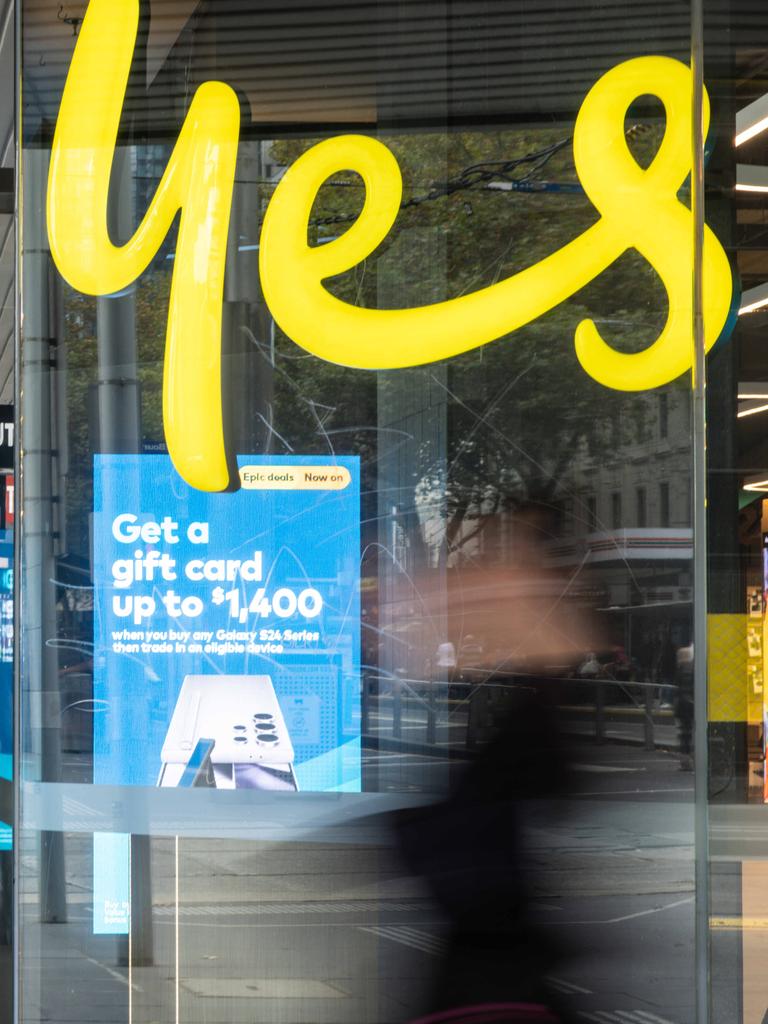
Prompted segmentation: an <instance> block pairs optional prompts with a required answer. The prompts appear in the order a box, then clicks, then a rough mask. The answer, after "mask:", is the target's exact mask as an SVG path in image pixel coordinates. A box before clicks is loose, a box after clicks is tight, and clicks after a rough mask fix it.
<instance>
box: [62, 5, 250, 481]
mask: <svg viewBox="0 0 768 1024" xmlns="http://www.w3.org/2000/svg"><path fill="white" fill-rule="evenodd" d="M138 15H139V3H138V0H91V3H90V5H89V7H88V11H87V13H86V16H85V20H84V21H83V24H82V27H81V30H80V36H79V38H78V41H77V45H76V47H75V53H74V56H73V58H72V65H71V67H70V70H69V75H68V77H67V82H66V85H65V88H64V94H63V97H62V101H61V109H60V112H59V119H58V122H57V125H56V133H55V135H54V140H53V149H52V152H51V168H50V173H49V177H48V235H49V239H50V245H51V253H52V255H53V258H54V260H55V262H56V265H57V267H58V268H59V270H60V272H61V274H62V276H63V277H64V278H66V280H67V281H68V282H69V283H70V284H71V285H72V287H73V288H77V289H78V290H79V291H81V292H86V293H87V294H89V295H109V294H112V293H113V292H117V291H120V290H121V289H123V288H126V287H127V286H128V285H129V284H131V283H132V282H133V281H135V280H136V278H137V277H139V276H140V275H141V274H142V273H143V271H144V270H145V269H146V267H147V266H148V264H149V263H150V261H151V260H152V258H153V257H154V256H155V254H156V253H157V251H158V249H159V248H160V246H161V245H162V242H163V240H164V238H165V236H166V235H167V233H168V230H169V228H170V227H171V224H172V222H173V219H174V217H175V216H176V214H177V213H178V211H179V210H181V221H180V224H179V236H178V242H177V246H176V258H175V263H174V271H173V280H172V285H171V296H170V307H169V313H168V331H167V335H166V348H165V367H164V378H163V421H164V424H165V437H166V442H167V444H168V450H169V452H170V454H171V457H172V459H173V462H174V465H175V466H176V469H177V470H178V471H179V473H180V475H181V476H182V477H184V479H185V480H186V481H187V482H188V483H190V484H192V485H193V486H194V487H198V488H200V489H202V490H208V491H217V490H223V489H224V488H226V487H227V486H228V484H229V483H230V476H229V470H228V464H227V458H226V451H225V445H224V428H223V416H222V401H221V315H222V299H223V288H224V264H225V259H226V243H227V231H228V228H229V214H230V207H231V203H232V185H233V182H234V177H235V161H236V159H237V145H238V139H239V133H240V106H239V103H238V101H237V97H236V96H235V93H234V92H233V91H232V89H230V87H229V86H227V85H224V84H223V83H222V82H206V83H205V84H204V85H202V86H201V87H200V88H199V89H198V91H197V94H196V95H195V97H194V99H193V101H192V104H191V106H190V108H189V113H188V114H187V118H186V120H185V121H184V125H183V127H182V129H181V133H180V135H179V138H178V141H177V143H176V146H175V148H174V150H173V153H172V154H171V158H170V160H169V162H168V166H167V168H166V170H165V173H164V175H163V177H162V180H161V181H160V184H159V186H158V188H157V192H156V193H155V196H154V198H153V200H152V203H151V205H150V207H149V209H148V210H147V213H146V215H145V217H144V219H143V220H142V222H141V224H140V225H139V227H138V229H137V231H136V233H135V234H134V236H133V238H131V240H130V241H129V242H127V243H126V244H125V245H122V246H115V245H114V244H113V243H112V240H111V239H110V236H109V230H108V227H107V198H108V193H109V179H110V173H111V170H112V161H113V157H114V151H115V145H116V142H117V131H118V126H119V124H120V113H121V110H122V106H123V100H124V96H125V90H126V86H127V82H128V73H129V70H130V66H131V59H132V56H133V48H134V45H135V40H136V32H137V28H138Z"/></svg>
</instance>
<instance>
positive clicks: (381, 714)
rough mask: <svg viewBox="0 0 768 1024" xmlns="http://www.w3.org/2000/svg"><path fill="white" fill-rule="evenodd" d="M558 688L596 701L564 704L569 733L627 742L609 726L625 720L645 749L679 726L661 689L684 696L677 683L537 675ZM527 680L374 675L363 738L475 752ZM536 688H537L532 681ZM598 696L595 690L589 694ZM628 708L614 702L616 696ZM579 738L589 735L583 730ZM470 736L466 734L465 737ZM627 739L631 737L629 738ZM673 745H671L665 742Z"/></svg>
mask: <svg viewBox="0 0 768 1024" xmlns="http://www.w3.org/2000/svg"><path fill="white" fill-rule="evenodd" d="M547 682H551V683H552V684H556V685H557V686H558V687H560V688H561V689H563V690H567V691H569V692H570V693H578V692H579V691H583V692H584V693H585V695H586V696H589V695H591V697H592V699H591V700H586V701H585V702H584V703H576V704H573V703H572V704H561V705H560V707H559V710H560V715H561V718H562V720H563V724H564V730H565V731H566V732H567V731H569V729H568V726H569V724H570V725H571V726H573V725H574V724H575V723H576V722H579V723H583V722H584V720H585V719H587V721H588V722H589V724H590V725H591V729H590V732H589V733H587V734H586V735H590V734H591V736H592V738H593V739H594V741H595V743H597V744H602V743H605V742H606V741H607V740H609V739H616V738H620V737H618V736H617V735H616V734H611V732H610V730H609V728H608V724H609V722H611V721H615V720H619V721H621V720H623V721H624V725H625V727H626V725H628V724H631V723H632V722H633V721H638V720H639V724H640V725H641V727H642V728H641V730H639V732H640V739H641V742H642V745H643V746H644V747H645V749H646V750H655V749H656V748H657V746H659V745H665V744H664V743H663V742H660V740H659V736H658V728H659V727H660V726H661V725H670V724H672V723H673V722H674V715H673V714H672V712H671V710H669V709H667V708H662V707H661V706H660V704H659V695H660V693H661V691H662V690H663V691H665V692H666V693H668V694H670V695H671V694H674V693H676V692H677V687H675V686H673V685H671V684H666V683H665V684H659V683H651V682H641V681H627V680H618V679H612V678H600V679H578V678H576V679H571V678H563V677H557V678H551V679H549V680H548V679H547V678H546V677H543V678H542V677H537V679H536V682H535V685H536V687H540V686H542V685H546V683H547ZM525 685H526V683H525V682H524V681H523V680H519V681H516V682H514V681H513V682H510V681H509V680H506V681H501V680H499V681H493V679H490V680H484V681H481V682H480V681H471V680H466V679H452V680H443V679H441V680H434V679H412V678H408V677H404V676H399V675H381V674H376V673H371V672H368V673H366V674H365V676H364V687H363V709H362V716H363V717H362V727H363V734H364V735H369V736H370V735H375V736H377V737H378V738H379V739H382V738H386V739H392V740H395V741H403V742H405V741H406V739H407V740H408V741H409V745H412V744H413V743H415V744H417V745H423V746H426V747H435V746H448V745H450V746H451V747H452V748H454V749H456V748H460V747H461V746H462V745H463V746H465V747H467V748H468V749H472V748H475V747H477V746H478V745H479V744H482V743H483V742H484V741H485V739H486V738H487V737H488V736H489V735H490V734H491V732H492V730H493V727H494V720H495V719H496V717H497V715H498V714H499V713H500V712H501V711H503V706H504V704H505V703H506V702H507V701H508V700H510V699H511V698H512V697H513V696H514V694H515V692H518V691H519V689H520V687H521V686H525ZM531 685H532V684H531ZM590 691H591V693H590ZM614 694H615V695H616V697H618V696H619V695H620V696H621V698H622V699H623V703H617V702H616V697H614V702H613V703H609V700H610V699H611V697H612V696H613V695H614ZM577 731H578V732H579V734H580V735H585V733H583V732H582V731H580V730H577ZM462 734H463V735H462ZM621 738H624V739H625V740H626V739H629V737H627V736H626V735H624V736H623V737H621ZM666 745H669V740H667V741H666Z"/></svg>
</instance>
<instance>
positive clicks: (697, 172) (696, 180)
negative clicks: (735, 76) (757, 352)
mask: <svg viewBox="0 0 768 1024" xmlns="http://www.w3.org/2000/svg"><path fill="white" fill-rule="evenodd" d="M691 72H692V75H691V77H692V83H693V95H692V97H691V101H692V114H693V117H692V133H691V151H692V152H691V155H692V160H691V210H692V213H693V239H692V242H693V284H692V287H693V346H694V352H693V402H692V403H691V405H692V410H693V422H692V447H693V488H692V490H693V517H692V519H693V573H694V591H693V594H694V601H693V652H694V665H693V673H694V676H693V694H694V715H695V718H694V755H695V774H694V782H695V798H694V850H695V854H694V858H695V872H694V879H695V881H694V884H695V942H696V950H695V971H696V1021H697V1024H708V1022H709V1019H710V1013H709V1009H710V1007H709V960H710V957H709V735H708V734H709V728H708V725H709V723H708V717H709V716H708V708H707V505H706V489H707V462H706V431H707V411H706V362H705V352H704V281H703V252H704V124H703V95H704V11H703V0H691Z"/></svg>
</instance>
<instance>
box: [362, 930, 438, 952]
mask: <svg viewBox="0 0 768 1024" xmlns="http://www.w3.org/2000/svg"><path fill="white" fill-rule="evenodd" d="M360 931H361V932H368V934H369V935H377V936H378V937H379V938H382V939H389V941H390V942H397V943H398V944H399V945H401V946H409V947H410V948H411V949H418V950H421V952H422V953H429V954H430V955H431V956H440V955H441V954H442V953H444V952H445V951H446V949H447V948H448V944H447V942H446V941H445V939H441V938H438V937H437V936H436V935H433V934H432V933H431V932H422V931H420V930H419V929H418V928H409V927H407V926H406V925H378V926H372V927H370V928H360Z"/></svg>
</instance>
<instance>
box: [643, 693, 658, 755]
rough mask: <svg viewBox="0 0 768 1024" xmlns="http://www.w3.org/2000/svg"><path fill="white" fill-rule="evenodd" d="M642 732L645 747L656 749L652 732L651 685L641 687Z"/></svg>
mask: <svg viewBox="0 0 768 1024" xmlns="http://www.w3.org/2000/svg"><path fill="white" fill-rule="evenodd" d="M643 710H644V714H643V734H644V736H645V749H646V750H655V749H656V738H655V736H654V734H653V687H652V686H649V685H646V686H644V687H643Z"/></svg>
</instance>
